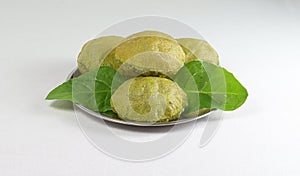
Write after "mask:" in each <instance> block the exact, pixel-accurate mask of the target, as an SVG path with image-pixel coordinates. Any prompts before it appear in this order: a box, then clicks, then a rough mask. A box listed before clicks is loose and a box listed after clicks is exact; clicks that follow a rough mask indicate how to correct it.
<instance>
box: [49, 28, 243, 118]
mask: <svg viewBox="0 0 300 176" xmlns="http://www.w3.org/2000/svg"><path fill="white" fill-rule="evenodd" d="M77 62H78V70H79V72H80V73H81V75H79V76H76V75H73V77H72V78H71V79H70V80H68V81H66V82H65V83H63V84H61V85H59V86H58V87H56V88H55V89H53V90H52V91H51V92H50V93H49V94H48V96H47V97H46V99H47V100H69V101H72V102H74V103H76V104H80V105H82V106H84V107H85V108H87V109H89V110H91V111H96V112H99V113H102V114H106V115H107V114H110V115H113V116H114V117H117V118H119V120H123V121H131V122H132V121H133V122H139V123H147V124H153V123H168V122H170V121H176V120H178V119H179V118H194V117H197V116H199V115H203V114H205V113H208V112H209V111H211V110H212V109H220V110H224V111H232V110H235V109H237V108H239V107H240V106H241V105H242V104H243V103H244V102H245V101H246V99H247V97H248V92H247V90H246V88H245V87H244V86H243V85H242V84H241V83H240V82H239V81H238V80H237V79H236V78H235V77H234V75H233V74H232V73H231V72H229V71H227V70H226V69H225V68H223V67H221V66H219V56H218V54H217V52H216V51H215V50H214V49H213V47H212V46H210V45H209V44H208V43H207V42H206V41H205V40H201V39H194V38H179V39H174V38H173V37H172V36H170V35H168V34H165V33H163V32H159V31H142V32H138V33H135V34H132V35H130V36H127V37H126V36H124V37H119V36H105V37H101V38H97V39H94V40H91V41H88V42H87V43H86V44H85V45H84V46H83V48H82V50H81V52H80V54H79V56H78V59H77Z"/></svg>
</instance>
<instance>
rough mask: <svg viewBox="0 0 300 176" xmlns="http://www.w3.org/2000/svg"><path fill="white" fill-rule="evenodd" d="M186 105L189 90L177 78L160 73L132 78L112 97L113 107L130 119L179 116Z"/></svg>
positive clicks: (143, 119) (168, 119)
mask: <svg viewBox="0 0 300 176" xmlns="http://www.w3.org/2000/svg"><path fill="white" fill-rule="evenodd" d="M125 105H126V106H125ZM186 105H187V97H186V94H185V92H184V91H183V90H182V89H181V88H180V87H179V86H178V85H177V84H176V83H175V82H173V81H171V80H169V79H166V78H160V77H137V78H132V79H129V80H127V81H125V82H124V83H123V84H122V85H121V86H120V87H119V88H118V89H117V90H116V91H115V92H114V94H113V95H112V97H111V106H112V109H113V111H114V112H116V113H117V114H118V115H119V117H120V118H122V119H124V120H130V121H144V122H162V121H164V122H166V121H171V120H175V119H178V117H179V116H180V114H181V113H182V112H183V111H184V108H185V106H186Z"/></svg>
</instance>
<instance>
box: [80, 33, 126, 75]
mask: <svg viewBox="0 0 300 176" xmlns="http://www.w3.org/2000/svg"><path fill="white" fill-rule="evenodd" d="M123 39H124V38H123V37H120V36H105V37H100V38H96V39H93V40H90V41H88V42H87V43H86V44H84V45H83V47H82V49H81V51H80V53H79V55H78V59H77V63H78V69H79V71H80V73H86V72H89V71H92V70H93V69H95V68H97V67H99V66H101V65H102V62H103V60H104V58H105V57H106V55H107V54H108V53H109V52H110V51H111V50H112V49H113V48H115V47H116V46H117V45H118V44H119V43H120V42H121V41H122V40H123Z"/></svg>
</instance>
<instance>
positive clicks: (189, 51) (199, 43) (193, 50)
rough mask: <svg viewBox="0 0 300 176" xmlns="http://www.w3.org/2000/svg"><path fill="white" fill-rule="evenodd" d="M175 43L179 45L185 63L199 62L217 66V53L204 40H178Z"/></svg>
mask: <svg viewBox="0 0 300 176" xmlns="http://www.w3.org/2000/svg"><path fill="white" fill-rule="evenodd" d="M177 41H178V43H179V44H180V45H181V47H182V49H183V51H184V53H185V55H186V57H185V63H188V62H190V61H193V60H201V61H205V62H209V63H212V64H216V65H219V55H218V53H217V52H216V51H215V49H214V48H213V47H212V46H210V44H209V43H207V42H206V41H205V40H199V39H194V38H179V39H177Z"/></svg>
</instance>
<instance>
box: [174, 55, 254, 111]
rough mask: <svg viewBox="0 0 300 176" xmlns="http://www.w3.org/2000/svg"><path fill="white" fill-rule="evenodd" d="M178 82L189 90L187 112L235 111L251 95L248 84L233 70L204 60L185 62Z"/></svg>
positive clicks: (178, 76) (178, 75) (175, 79)
mask: <svg viewBox="0 0 300 176" xmlns="http://www.w3.org/2000/svg"><path fill="white" fill-rule="evenodd" d="M174 81H175V82H177V84H178V85H179V86H180V87H181V88H182V89H183V90H184V91H185V92H186V93H187V96H188V107H187V110H186V112H187V113H189V112H194V111H198V110H200V109H202V108H217V109H221V110H225V111H231V110H235V109H237V108H239V107H240V106H241V105H242V104H243V103H244V102H245V101H246V99H247V96H248V93H247V90H246V89H245V87H243V85H242V84H241V83H240V82H239V81H238V80H237V79H236V78H235V77H234V76H233V74H232V73H230V72H228V71H227V70H226V69H224V68H222V67H220V66H217V65H214V64H210V63H207V62H203V61H191V62H189V63H187V64H185V66H184V67H182V68H181V69H180V70H179V71H178V73H177V74H176V75H175V77H174Z"/></svg>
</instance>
